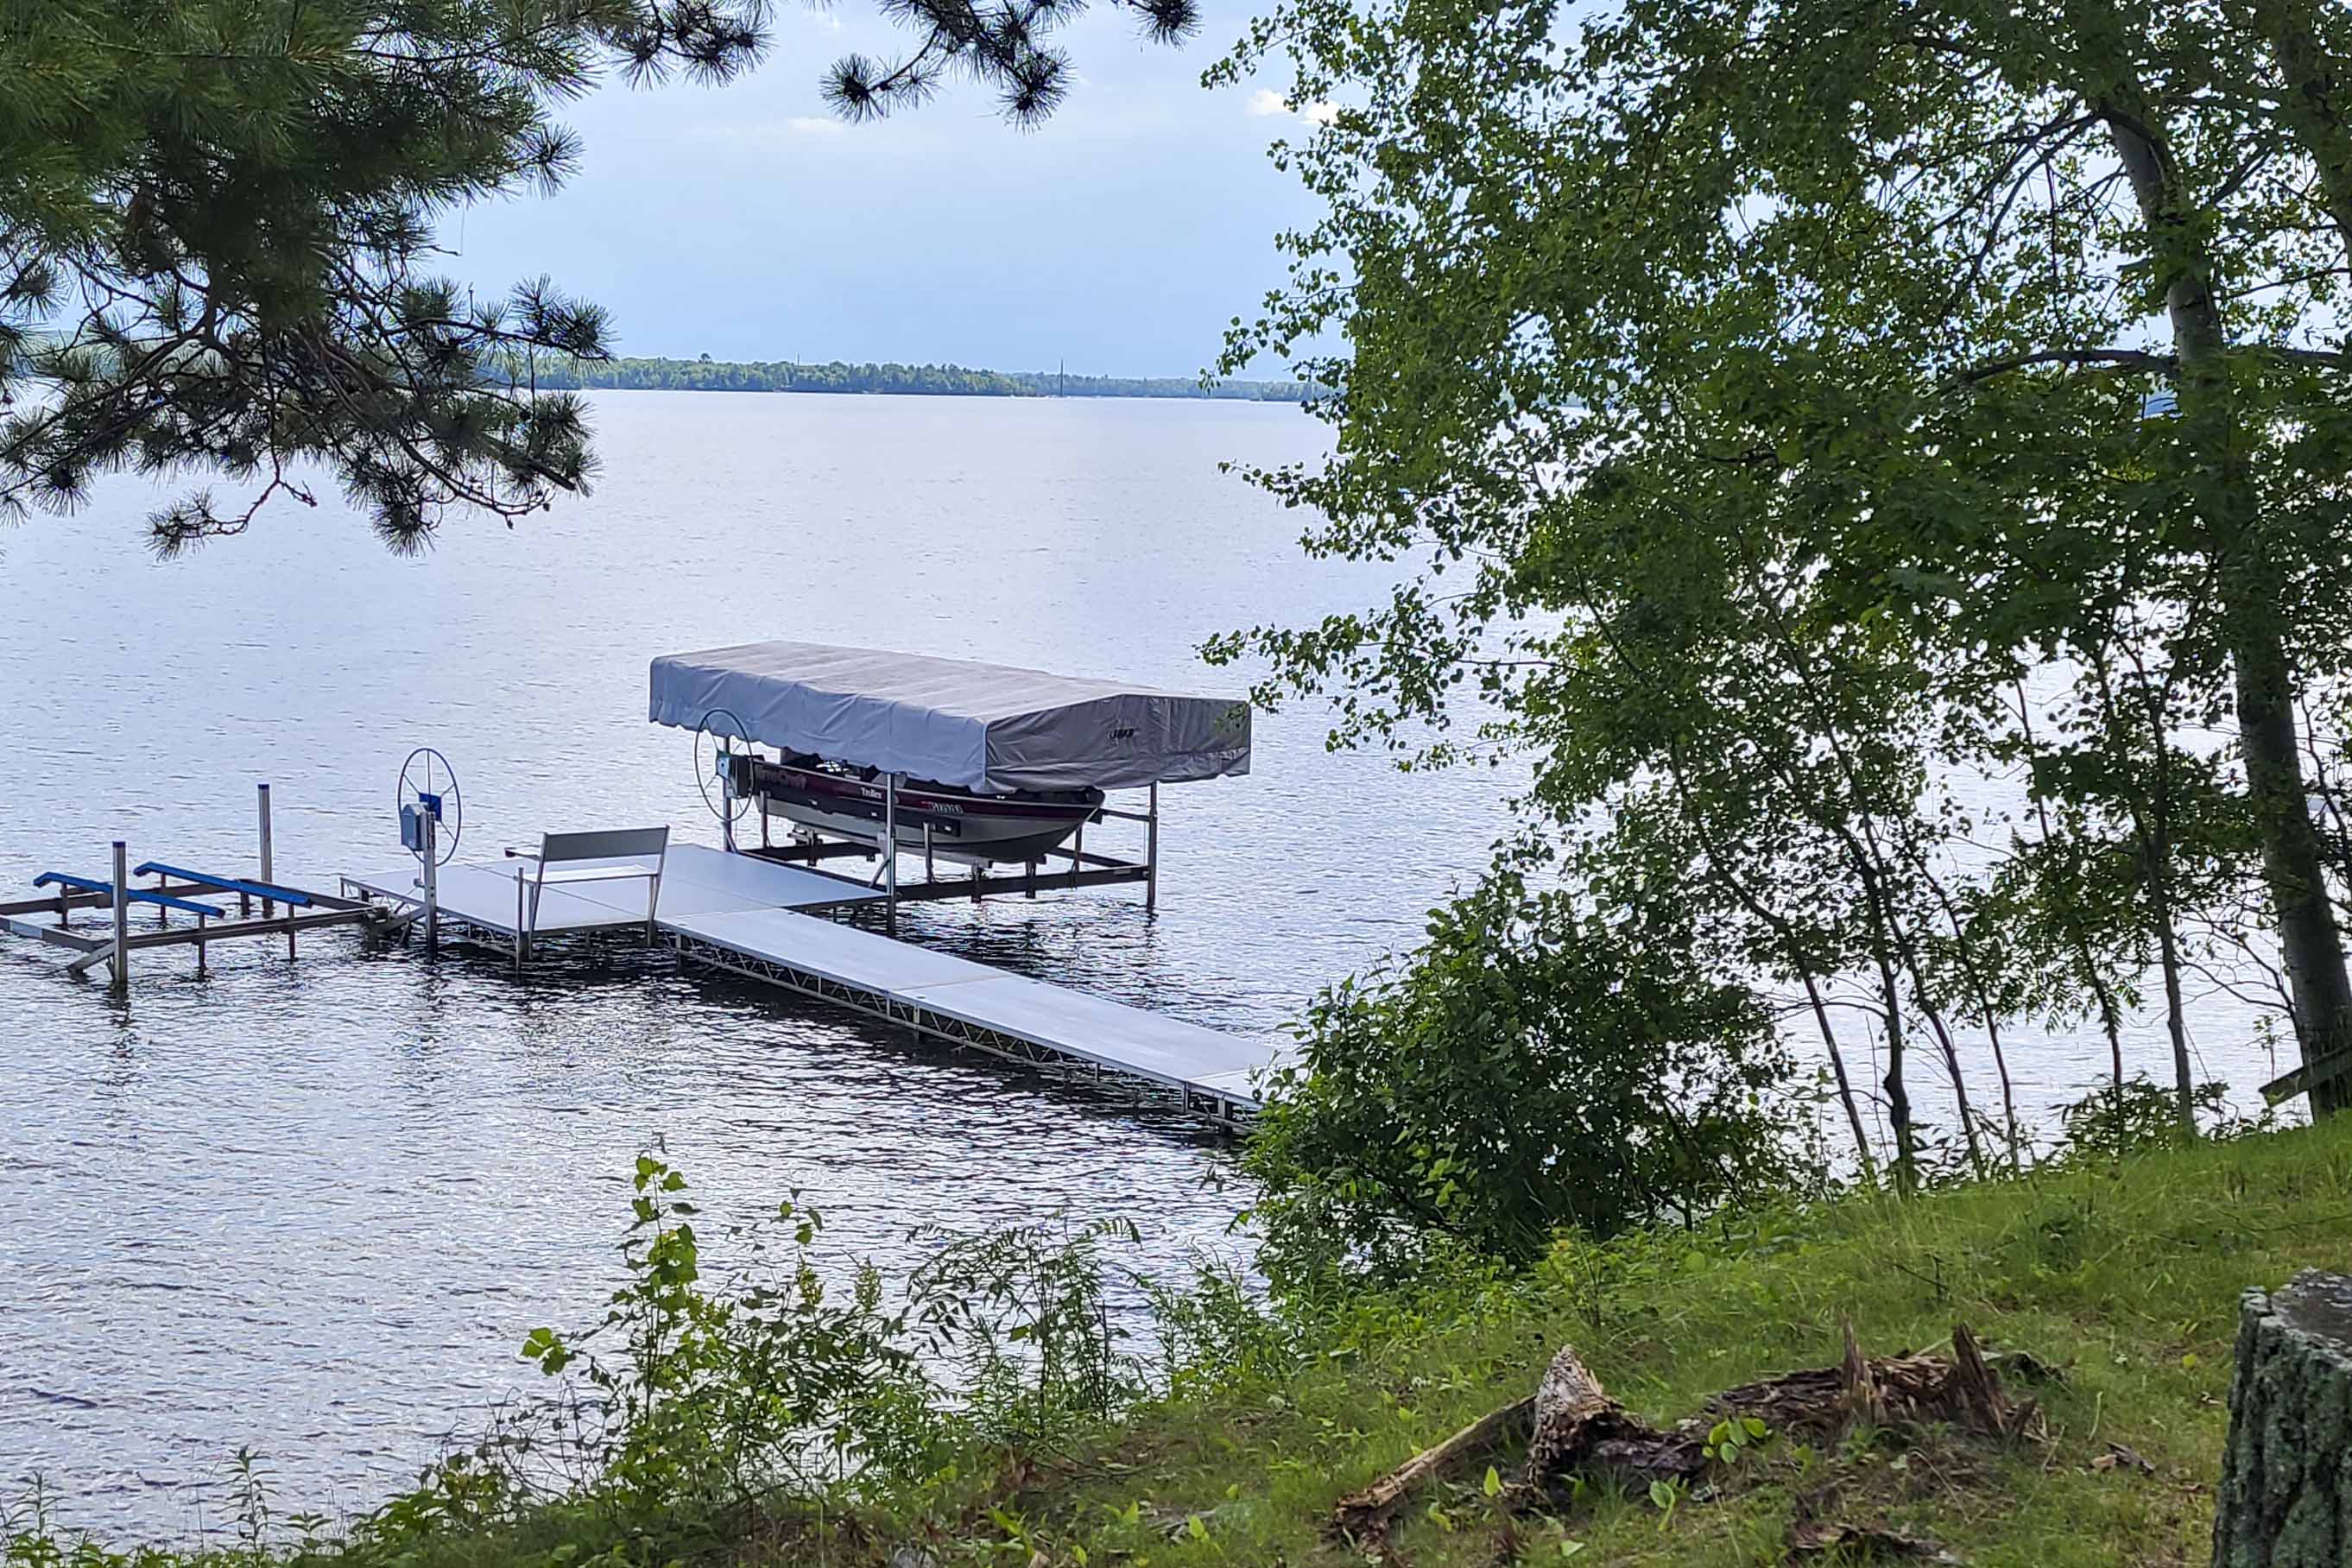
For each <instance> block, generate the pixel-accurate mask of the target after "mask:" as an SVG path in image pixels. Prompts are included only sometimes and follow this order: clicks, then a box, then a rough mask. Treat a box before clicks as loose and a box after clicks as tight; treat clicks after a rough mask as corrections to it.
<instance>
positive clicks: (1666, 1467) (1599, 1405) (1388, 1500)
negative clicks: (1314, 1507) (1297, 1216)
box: [1332, 1323, 2040, 1542]
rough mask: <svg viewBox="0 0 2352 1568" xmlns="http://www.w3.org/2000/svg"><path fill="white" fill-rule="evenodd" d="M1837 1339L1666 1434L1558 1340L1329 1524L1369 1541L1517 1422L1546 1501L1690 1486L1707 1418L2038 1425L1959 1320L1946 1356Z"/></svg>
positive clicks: (1831, 1425) (1849, 1426)
mask: <svg viewBox="0 0 2352 1568" xmlns="http://www.w3.org/2000/svg"><path fill="white" fill-rule="evenodd" d="M1843 1333H1844V1341H1845V1346H1844V1355H1843V1359H1842V1360H1841V1362H1840V1363H1839V1364H1838V1365H1836V1366H1833V1367H1822V1368H1819V1369H1815V1370H1809V1371H1804V1372H1792V1373H1785V1374H1783V1375H1782V1376H1780V1377H1772V1378H1766V1379H1764V1380H1763V1381H1761V1382H1759V1383H1748V1384H1740V1385H1739V1386H1738V1387H1737V1388H1727V1389H1726V1390H1724V1391H1723V1392H1722V1393H1721V1394H1716V1395H1715V1396H1714V1397H1713V1398H1711V1399H1709V1400H1708V1401H1707V1402H1706V1410H1707V1412H1708V1413H1709V1414H1708V1415H1695V1416H1692V1417H1689V1418H1687V1419H1685V1420H1683V1421H1680V1422H1678V1423H1676V1424H1675V1426H1673V1427H1671V1428H1661V1427H1657V1426H1651V1425H1650V1424H1649V1423H1648V1422H1646V1421H1643V1419H1642V1418H1641V1417H1640V1416H1638V1415H1633V1413H1632V1412H1630V1411H1628V1410H1627V1409H1626V1408H1625V1407H1624V1406H1623V1405H1620V1404H1619V1403H1618V1402H1617V1401H1616V1400H1615V1399H1613V1398H1612V1397H1611V1396H1610V1394H1609V1391H1608V1390H1607V1389H1606V1388H1604V1387H1602V1386H1601V1380H1600V1378H1599V1377H1597V1376H1595V1375H1594V1374H1593V1372H1592V1370H1591V1368H1590V1367H1588V1366H1586V1365H1585V1364H1584V1362H1583V1360H1582V1358H1580V1356H1579V1355H1578V1354H1577V1353H1576V1349H1575V1347H1574V1346H1572V1345H1563V1346H1561V1347H1560V1350H1559V1353H1558V1354H1556V1355H1554V1356H1553V1357H1552V1359H1551V1364H1550V1365H1549V1366H1548V1367H1547V1368H1545V1370H1544V1375H1543V1381H1542V1382H1541V1383H1540V1384H1538V1385H1537V1388H1536V1392H1535V1393H1534V1394H1531V1395H1529V1396H1528V1397H1527V1398H1524V1399H1517V1400H1513V1401H1512V1402H1511V1403H1510V1404H1508V1405H1504V1406H1502V1407H1501V1408H1500V1409H1498V1410H1495V1411H1492V1412H1490V1413H1488V1414H1487V1415H1484V1416H1481V1417H1480V1418H1479V1419H1478V1420H1476V1421H1474V1422H1472V1423H1471V1424H1470V1425H1469V1426H1465V1427H1464V1428H1462V1430H1460V1431H1459V1432H1456V1433H1454V1436H1451V1437H1448V1438H1446V1439H1445V1441H1444V1442H1443V1443H1440V1444H1438V1445H1437V1446H1436V1447H1432V1448H1425V1449H1423V1451H1422V1452H1420V1453H1418V1454H1415V1455H1414V1456H1413V1457H1412V1458H1411V1459H1409V1460H1407V1461H1406V1462H1405V1463H1404V1464H1402V1465H1401V1466H1399V1467H1398V1468H1396V1469H1393V1470H1391V1471H1390V1472H1389V1473H1388V1474H1387V1475H1385V1476H1382V1477H1381V1479H1379V1480H1377V1481H1374V1482H1373V1483H1372V1484H1371V1485H1370V1486H1369V1487H1366V1488H1364V1489H1362V1490H1361V1491H1358V1492H1351V1493H1349V1495H1348V1496H1346V1497H1344V1498H1341V1499H1340V1500H1339V1503H1338V1505H1337V1508H1336V1510H1335V1512H1334V1517H1333V1520H1332V1526H1333V1528H1334V1530H1336V1531H1338V1532H1339V1534H1340V1535H1342V1536H1344V1537H1346V1538H1348V1539H1350V1540H1354V1541H1359V1542H1362V1541H1370V1540H1377V1539H1378V1538H1379V1537H1380V1536H1381V1535H1382V1534H1383V1533H1384V1532H1385V1531H1387V1529H1388V1527H1389V1525H1390V1524H1391V1522H1392V1521H1394V1519H1395V1517H1396V1512H1397V1510H1398V1509H1399V1508H1400V1507H1401V1506H1402V1504H1403V1502H1404V1500H1405V1499H1406V1498H1407V1497H1408V1496H1410V1495H1411V1493H1412V1490H1413V1489H1415V1488H1416V1487H1418V1486H1420V1485H1421V1484H1422V1483H1423V1482H1424V1481H1427V1480H1430V1479H1433V1478H1435V1477H1437V1476H1439V1475H1442V1474H1444V1473H1445V1472H1447V1471H1449V1470H1451V1469H1452V1468H1454V1466H1456V1465H1457V1464H1459V1463H1460V1462H1461V1461H1463V1460H1464V1459H1465V1458H1469V1457H1470V1456H1471V1455H1473V1454H1475V1453H1478V1452H1481V1451H1483V1450H1486V1449H1488V1448H1491V1447H1494V1446H1495V1445H1496V1444H1497V1443H1499V1442H1501V1441H1502V1440H1503V1439H1504V1438H1505V1437H1506V1436H1508V1435H1510V1434H1511V1433H1512V1432H1513V1431H1515V1430H1516V1429H1517V1427H1518V1426H1520V1424H1522V1423H1526V1424H1528V1462H1527V1481H1526V1485H1527V1487H1528V1488H1532V1489H1535V1490H1537V1491H1539V1492H1547V1493H1552V1494H1554V1495H1555V1496H1556V1495H1557V1489H1559V1488H1560V1487H1562V1486H1563V1485H1565V1484H1567V1483H1568V1482H1569V1481H1570V1479H1571V1478H1582V1479H1598V1480H1606V1481H1611V1482H1614V1483H1616V1484H1618V1485H1621V1486H1626V1487H1629V1488H1646V1487H1647V1486H1649V1485H1650V1484H1651V1483H1652V1482H1654V1481H1661V1480H1664V1481H1685V1482H1686V1481H1690V1480H1692V1479H1696V1478H1697V1477H1698V1476H1700V1475H1701V1474H1703V1473H1705V1471H1706V1468H1707V1466H1708V1464H1709V1463H1710V1462H1711V1461H1710V1460H1709V1459H1708V1458H1707V1453H1706V1440H1707V1434H1708V1432H1709V1431H1710V1430H1711V1429H1712V1427H1713V1426H1714V1425H1715V1422H1714V1419H1713V1417H1714V1416H1727V1415H1752V1416H1754V1417H1756V1418H1757V1419H1759V1420H1760V1421H1762V1422H1764V1423H1765V1424H1766V1425H1767V1426H1769V1427H1771V1428H1772V1429H1773V1430H1775V1431H1787V1432H1805V1433H1809V1434H1813V1435H1816V1436H1823V1437H1832V1438H1833V1437H1836V1436H1843V1434H1844V1433H1846V1432H1848V1431H1851V1430H1853V1428H1854V1427H1856V1426H1908V1425H1917V1424H1921V1423H1926V1422H1938V1421H1940V1422H1949V1423H1951V1424H1952V1425H1954V1426H1962V1427H1966V1428H1968V1429H1969V1430H1971V1431H1976V1432H1981V1433H1984V1434H1986V1435H1988V1436H1997V1437H2002V1438H2014V1437H2019V1436H2025V1435H2027V1434H2028V1433H2029V1432H2031V1431H2032V1430H2033V1429H2035V1426H2036V1424H2037V1423H2038V1422H2039V1419H2040V1417H2039V1415H2038V1412H2037V1411H2036V1409H2035V1406H2034V1405H2033V1403H2032V1401H2031V1400H2027V1401H2024V1402H2021V1403H2013V1402H2011V1399H2010V1398H2009V1396H2008V1394H2006V1392H2005V1391H2004V1390H2003V1389H2002V1387H2001V1383H2000V1375H1999V1374H1998V1373H1995V1372H1994V1371H1993V1370H1992V1367H1991V1365H1990V1363H1988V1362H1987V1360H1986V1359H1985V1355H1984V1351H1983V1348H1982V1347H1981V1346H1980V1345H1979V1344H1978V1342H1977V1339H1976V1336H1975V1335H1974V1334H1972V1333H1970V1332H1969V1329H1968V1326H1967V1325H1966V1324H1965V1323H1961V1324H1955V1325H1954V1326H1953V1329H1952V1352H1951V1354H1950V1356H1949V1357H1945V1356H1942V1355H1937V1354H1931V1353H1927V1352H1915V1353H1908V1354H1903V1355H1892V1356H1865V1355H1864V1354H1863V1353H1862V1347H1861V1344H1860V1342H1858V1341H1857V1340H1856V1339H1855V1337H1854V1331H1853V1324H1851V1323H1848V1324H1845V1325H1844V1328H1843ZM2036 1364H2038V1363H2036Z"/></svg>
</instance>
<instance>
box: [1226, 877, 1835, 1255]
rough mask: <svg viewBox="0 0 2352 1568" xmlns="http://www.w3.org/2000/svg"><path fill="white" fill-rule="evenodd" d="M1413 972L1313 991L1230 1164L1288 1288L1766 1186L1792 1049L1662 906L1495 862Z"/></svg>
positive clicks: (1612, 1225)
mask: <svg viewBox="0 0 2352 1568" xmlns="http://www.w3.org/2000/svg"><path fill="white" fill-rule="evenodd" d="M1428 931H1429V940H1428V942H1427V943H1426V944H1425V945H1424V946H1423V947H1422V948H1421V949H1420V950H1419V951H1418V952H1415V953H1414V954H1413V955H1412V959H1411V960H1410V962H1408V963H1406V964H1405V965H1404V966H1403V967H1402V969H1398V970H1393V971H1390V972H1386V973H1380V974H1376V975H1375V976H1374V977H1373V978H1371V979H1370V980H1369V981H1365V982H1356V981H1350V982H1348V983H1344V984H1340V985H1339V986H1336V987H1334V988H1332V989H1330V990H1328V991H1326V992H1325V993H1323V994H1322V995H1321V996H1319V997H1318V999H1317V1000H1316V1001H1315V1002H1314V1004H1313V1005H1311V1006H1310V1007H1309V1009H1308V1011H1307V1017H1306V1020H1305V1024H1304V1026H1303V1028H1302V1031H1301V1045H1302V1050H1301V1053H1300V1059H1299V1060H1297V1062H1295V1063H1294V1064H1293V1065H1292V1066H1291V1067H1290V1068H1287V1069H1286V1070H1285V1071H1283V1072H1282V1073H1280V1074H1278V1075H1277V1076H1276V1080H1275V1082H1274V1083H1273V1084H1271V1085H1270V1086H1269V1087H1270V1091H1271V1092H1270V1095H1269V1103H1268V1105H1267V1107H1266V1110H1265V1114H1264V1115H1263V1117H1262V1118H1261V1120H1260V1122H1259V1125H1258V1129H1257V1131H1256V1135H1255V1137H1254V1138H1253V1140H1252V1141H1251V1143H1250V1145H1249V1148H1248V1150H1247V1151H1246V1152H1245V1153H1244V1156H1243V1163H1244V1166H1245V1167H1246V1169H1247V1170H1248V1172H1249V1173H1251V1174H1252V1175H1253V1176H1254V1177H1255V1179H1256V1180H1257V1182H1258V1183H1259V1184H1260V1185H1261V1192H1260V1194H1259V1197H1258V1199H1257V1201H1256V1203H1255V1205H1254V1207H1253V1209H1252V1211H1251V1217H1252V1218H1253V1219H1254V1220H1255V1222H1256V1223H1257V1224H1258V1225H1260V1226H1262V1227H1263V1237H1264V1240H1263V1244H1262V1257H1263V1260H1264V1263H1265V1267H1266V1268H1267V1271H1268V1273H1269V1274H1270V1275H1271V1276H1272V1277H1273V1278H1274V1279H1276V1281H1277V1283H1278V1284H1280V1285H1282V1286H1283V1287H1285V1288H1297V1287H1298V1286H1299V1285H1300V1284H1301V1282H1302V1281H1303V1280H1304V1279H1306V1278H1307V1277H1308V1276H1311V1275H1313V1274H1315V1273H1317V1272H1318V1271H1324V1270H1329V1269H1333V1268H1337V1269H1338V1270H1339V1271H1340V1272H1343V1273H1360V1272H1361V1273H1370V1274H1374V1275H1381V1274H1393V1273H1396V1272H1399V1271H1401V1270H1406V1269H1411V1268H1417V1267H1419V1266H1420V1265H1421V1264H1423V1263H1424V1262H1425V1261H1426V1260H1427V1259H1428V1258H1429V1257H1430V1255H1431V1252H1432V1249H1433V1247H1434V1248H1440V1249H1443V1248H1449V1247H1450V1248H1467V1249H1469V1250H1470V1251H1472V1252H1474V1253H1476V1254H1480V1255H1485V1256H1489V1257H1493V1258H1501V1259H1504V1260H1507V1261H1509V1262H1513V1263H1519V1262H1525V1261H1528V1260H1530V1259H1532V1258H1536V1257H1538V1256H1539V1255H1540V1254H1541V1253H1542V1252H1543V1250H1544V1248H1545V1247H1546V1246H1547V1245H1548V1244H1549V1241H1550V1240H1551V1238H1552V1237H1553V1235H1554V1234H1555V1233H1556V1232H1558V1231H1559V1230H1560V1229H1561V1228H1562V1227H1567V1226H1573V1227H1576V1228H1578V1229H1580V1230H1583V1231H1586V1232H1589V1233H1591V1234H1593V1235H1597V1236H1609V1235H1614V1234H1616V1233H1618V1232H1620V1231H1622V1230H1624V1229H1625V1228H1627V1227H1628V1226H1636V1225H1641V1224H1644V1223H1648V1222H1651V1221H1655V1220H1659V1219H1667V1218H1672V1219H1680V1220H1685V1221H1686V1220H1688V1219H1689V1218H1691V1217H1692V1216H1694V1215H1697V1214H1699V1213H1701V1212H1703V1211H1705V1210H1706V1209H1709V1208H1711V1207H1713V1206H1715V1205H1720V1204H1722V1203H1724V1202H1725V1201H1726V1200H1727V1199H1731V1198H1734V1197H1737V1196H1740V1195H1744V1194H1751V1193H1755V1192H1759V1191H1761V1190H1765V1189H1769V1188H1773V1187H1777V1186H1778V1185H1780V1184H1781V1183H1782V1182H1783V1181H1784V1180H1785V1179H1786V1178H1787V1177H1788V1176H1789V1175H1790V1173H1791V1170H1792V1165H1793V1163H1794V1162H1795V1161H1796V1159H1797V1155H1796V1152H1795V1151H1796V1150H1797V1147H1798V1140H1797V1139H1796V1137H1795V1136H1794V1131H1795V1126H1796V1121H1797V1119H1796V1117H1795V1115H1794V1114H1793V1111H1792V1110H1791V1108H1790V1107H1788V1106H1785V1105H1783V1104H1781V1103H1780V1102H1778V1101H1776V1100H1773V1099H1772V1098H1771V1090H1772V1089H1773V1087H1774V1086H1775V1085H1776V1084H1779V1083H1781V1082H1784V1081H1786V1080H1787V1079H1788V1078H1789V1077H1790V1061H1789V1058H1788V1056H1787V1053H1786V1052H1785V1050H1784V1049H1783V1047H1781V1045H1780V1042H1779V1040H1778V1037H1777V1036H1776V1035H1775V1032H1774V1030H1773V1028H1772V1026H1771V1022H1770V1020H1769V1016H1767V1014H1766V1012H1765V1009H1764V1008H1763V1006H1762V1005H1761V1004H1760V1003H1759V1000H1758V998H1757V997H1756V995H1755V994H1753V993H1752V992H1750V991H1748V989H1746V988H1744V987H1742V986H1739V985H1735V984H1726V983H1724V982H1721V981H1718V980H1715V979H1711V978H1709V977H1708V976H1706V975H1705V974H1703V973H1700V969H1699V965H1698V963H1697V962H1696V957H1695V955H1694V953H1693V951H1692V945H1691V942H1690V941H1689V940H1688V934H1687V931H1686V930H1685V929H1684V928H1683V927H1682V926H1681V925H1680V924H1679V922H1678V921H1676V920H1675V918H1674V917H1673V916H1672V915H1671V914H1670V913H1661V912H1658V911H1655V910H1650V911H1640V912H1635V913H1631V914H1626V915H1622V916H1603V915H1601V914H1597V913H1594V912H1592V911H1591V910H1589V909H1588V908H1585V907H1583V906H1582V905H1581V904H1580V901H1579V900H1576V899H1575V898H1573V897H1572V896H1571V895H1570V894H1568V893H1565V892H1559V891H1549V892H1531V891H1530V890H1528V888H1527V887H1526V885H1525V883H1524V881H1523V879H1521V878H1519V877H1518V876H1517V874H1516V873H1514V872H1511V871H1509V870H1499V871H1497V872H1496V874H1495V875H1493V876H1492V877H1490V878H1489V879H1487V880H1486V882H1484V883H1482V884H1481V885H1480V886H1479V887H1478V888H1477V889H1475V890H1474V891H1473V892H1471V893H1469V894H1468V895H1466V896H1465V897H1463V898H1461V899H1458V900H1455V901H1454V903H1452V904H1450V905H1448V906H1446V907H1444V908H1443V909H1440V910H1436V911H1435V912H1433V914H1432V915H1431V917H1430V921H1429V928H1428Z"/></svg>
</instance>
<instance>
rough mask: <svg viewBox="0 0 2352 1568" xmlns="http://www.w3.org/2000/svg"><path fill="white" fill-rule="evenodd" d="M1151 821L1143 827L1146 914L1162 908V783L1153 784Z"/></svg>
mask: <svg viewBox="0 0 2352 1568" xmlns="http://www.w3.org/2000/svg"><path fill="white" fill-rule="evenodd" d="M1146 815H1147V816H1149V817H1150V821H1148V822H1146V823H1145V824H1144V827H1143V910H1144V912H1145V913H1146V914H1149V913H1150V912H1151V911H1152V910H1156V909H1158V908H1159V907H1160V781H1159V780H1157V779H1154V780H1153V781H1152V784H1151V805H1150V810H1149V811H1148V812H1147V813H1146Z"/></svg>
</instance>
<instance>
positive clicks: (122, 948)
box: [109, 838, 131, 995]
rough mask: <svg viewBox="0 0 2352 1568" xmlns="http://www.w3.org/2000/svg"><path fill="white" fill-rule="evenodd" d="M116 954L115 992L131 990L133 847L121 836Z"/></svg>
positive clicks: (116, 851) (117, 865) (117, 852)
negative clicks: (125, 842) (124, 841)
mask: <svg viewBox="0 0 2352 1568" xmlns="http://www.w3.org/2000/svg"><path fill="white" fill-rule="evenodd" d="M112 890H113V893H114V956H113V957H112V958H111V959H110V961H109V962H110V963H111V964H112V966H113V972H114V973H113V985H114V991H115V994H117V995H121V994H125V993H127V992H128V991H129V990H130V989H131V849H130V847H129V846H128V845H126V844H124V843H123V841H122V840H121V839H120V838H118V839H116V840H115V841H114V887H113V889H112Z"/></svg>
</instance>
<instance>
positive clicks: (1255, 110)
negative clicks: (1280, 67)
mask: <svg viewBox="0 0 2352 1568" xmlns="http://www.w3.org/2000/svg"><path fill="white" fill-rule="evenodd" d="M1249 111H1250V112H1251V113H1252V114H1255V115H1267V114H1296V115H1297V116H1298V118H1300V119H1301V120H1306V121H1313V122H1314V123H1315V124H1317V125H1328V124H1330V123H1331V122H1332V121H1335V120H1337V119H1339V105H1338V104H1336V103H1330V102H1327V101H1324V100H1320V99H1318V100H1316V101H1315V102H1313V103H1310V104H1308V105H1307V107H1306V108H1304V109H1293V108H1291V107H1290V100H1288V99H1286V98H1285V97H1283V96H1282V94H1280V93H1278V92H1276V91H1275V90H1274V89H1272V88H1270V87H1262V88H1259V89H1257V90H1256V91H1255V92H1254V93H1252V94H1250V98H1249Z"/></svg>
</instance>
